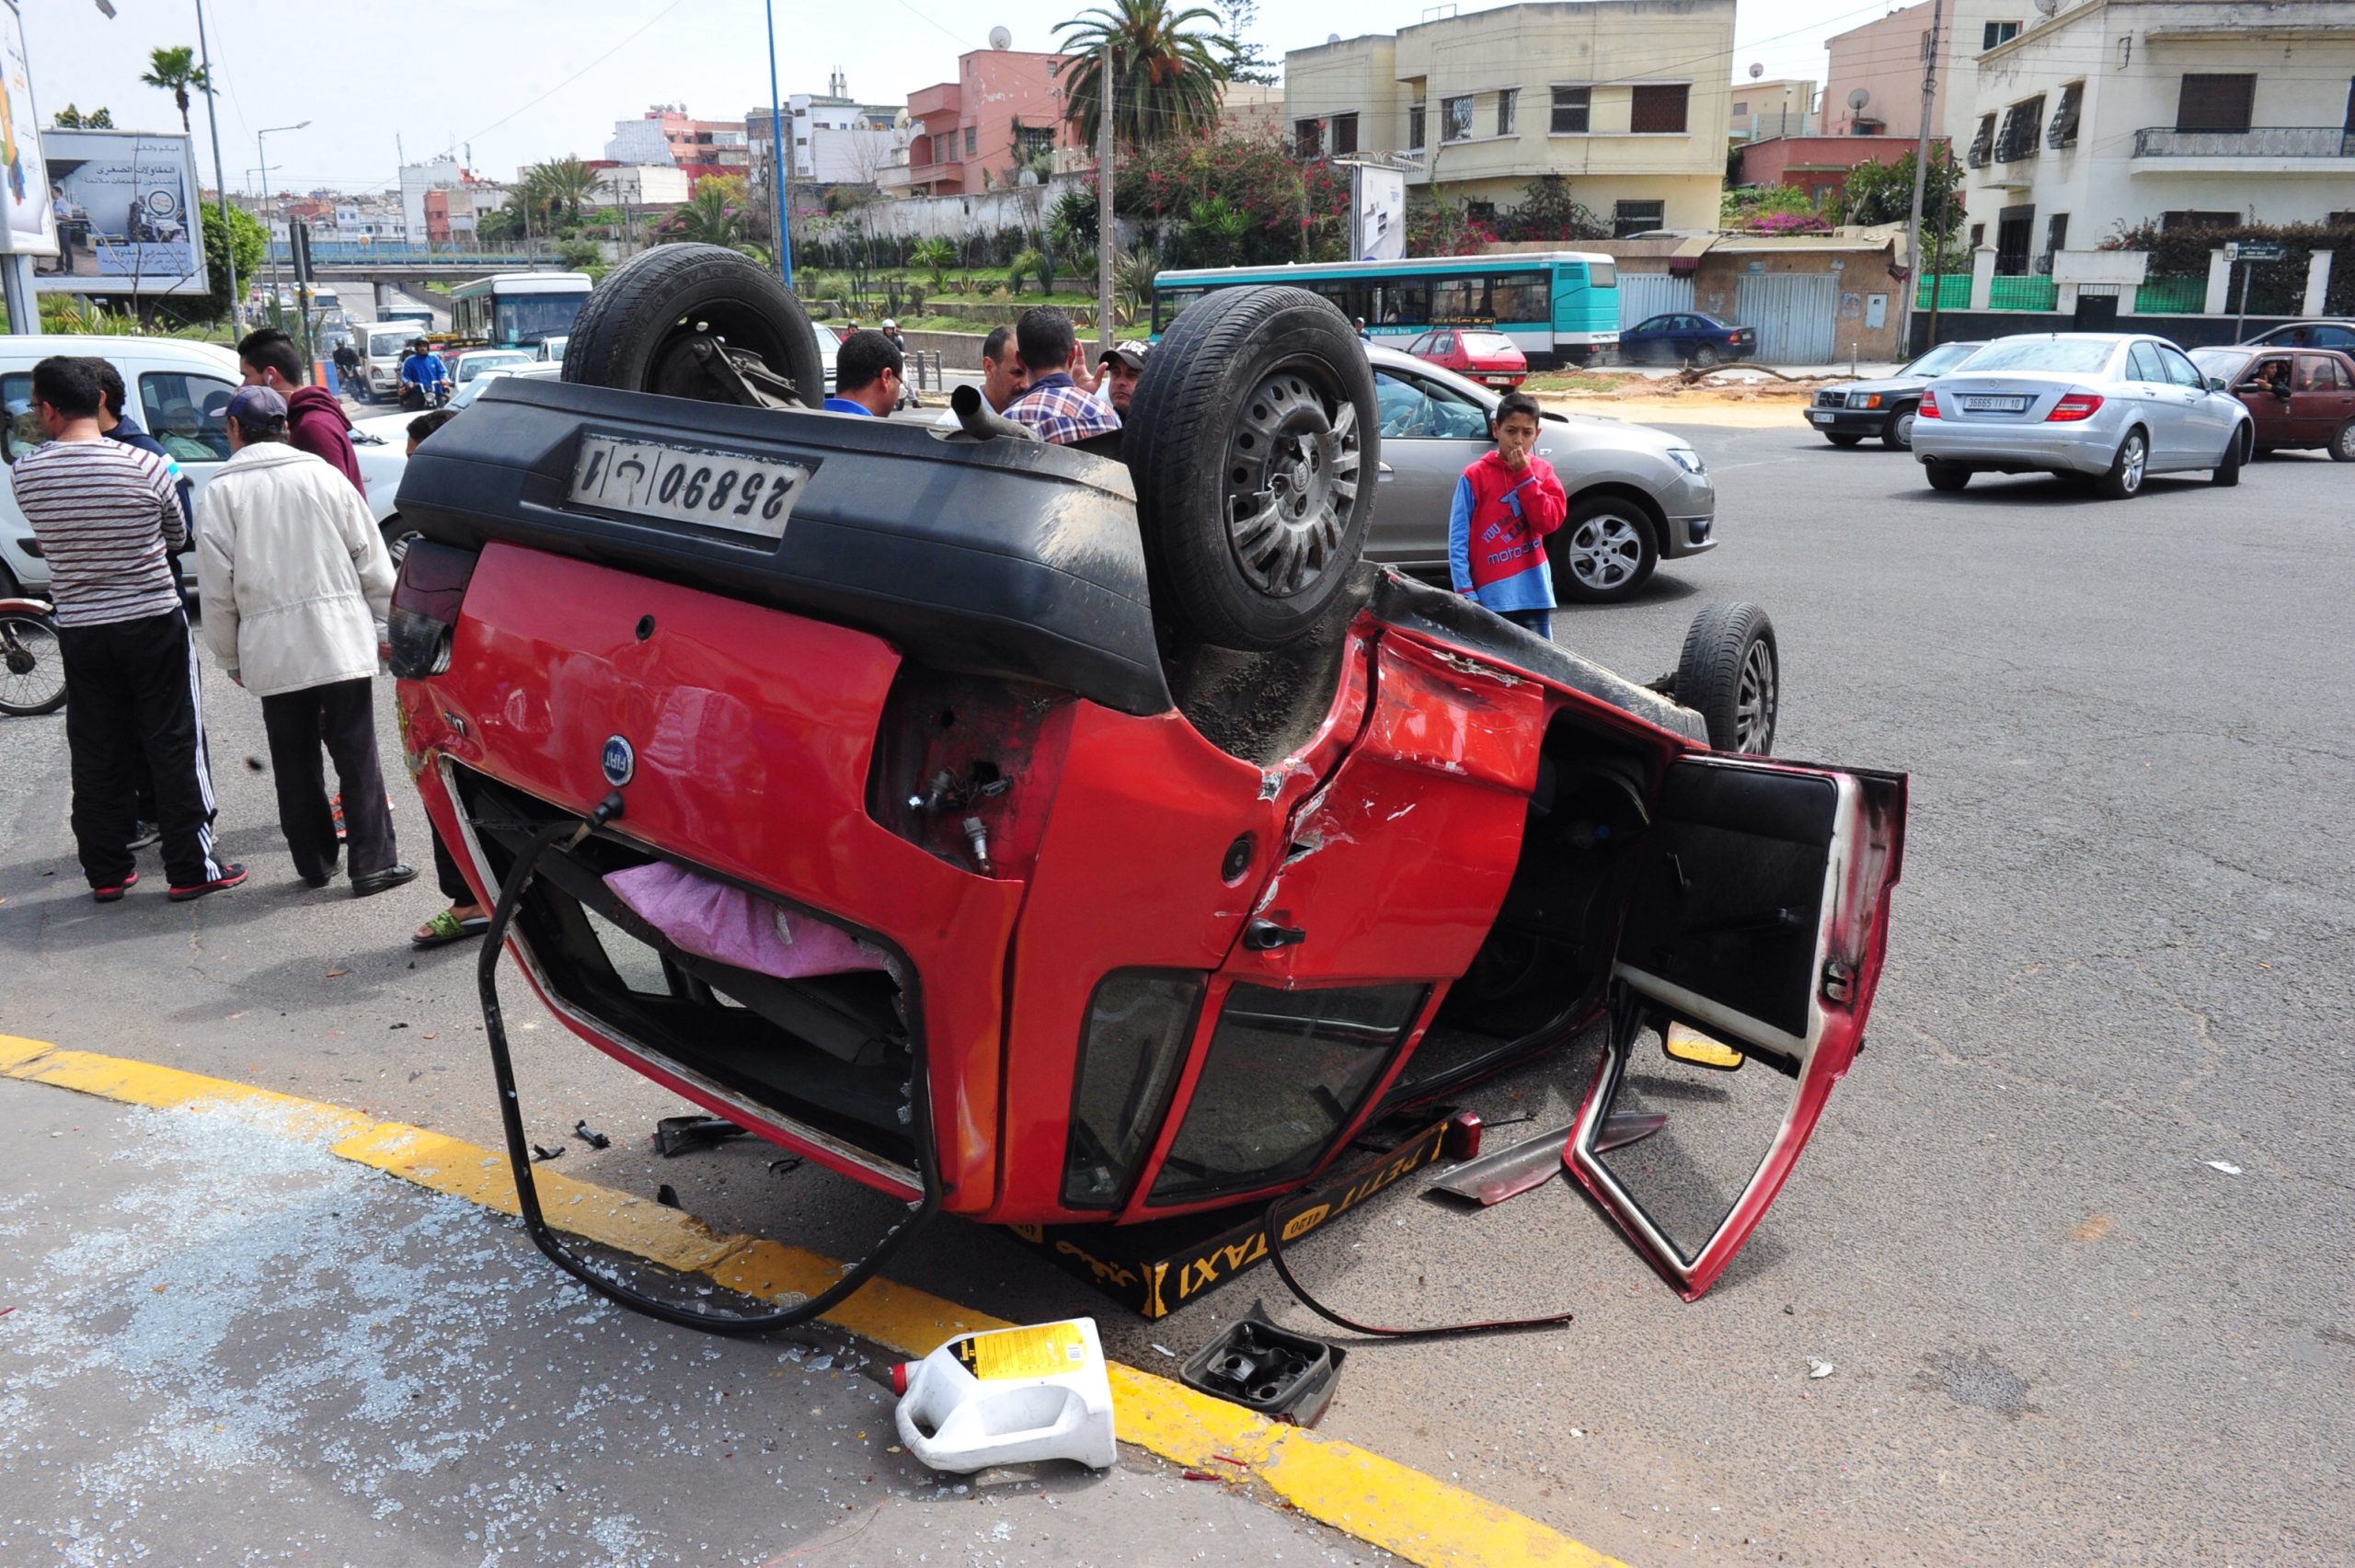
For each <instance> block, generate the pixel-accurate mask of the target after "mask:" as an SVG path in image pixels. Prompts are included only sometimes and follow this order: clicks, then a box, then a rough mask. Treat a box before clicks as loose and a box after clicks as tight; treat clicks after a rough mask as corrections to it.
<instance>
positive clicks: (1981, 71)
mask: <svg viewBox="0 0 2355 1568" xmlns="http://www.w3.org/2000/svg"><path fill="white" fill-rule="evenodd" d="M1958 86H1959V83H1958ZM1971 86H1972V91H1971V95H1970V110H1969V116H1970V124H1969V127H1968V129H1967V130H1964V129H1958V130H1957V132H1956V141H1955V145H1956V146H1957V147H1959V148H1961V147H1967V148H1968V149H1969V152H1968V160H1967V161H1968V162H1969V164H1970V170H1969V173H1968V175H1967V177H1966V183H1965V187H1964V192H1965V200H1966V204H1967V206H1968V209H1969V212H1970V225H1971V232H1972V243H1973V244H1981V243H1984V244H1988V245H1992V246H1994V248H1995V270H1996V273H1997V274H1998V275H1999V276H2016V275H2020V274H2025V273H2032V272H2036V271H2040V270H2042V269H2044V268H2045V267H2049V266H2050V260H2049V258H2050V257H2051V255H2052V253H2054V252H2056V251H2059V250H2062V249H2064V248H2069V249H2077V250H2088V249H2092V248H2094V247H2096V246H2099V245H2100V244H2101V242H2102V241H2103V240H2104V239H2106V238H2108V237H2109V236H2110V235H2113V234H2115V233H2116V232H2117V231H2118V230H2119V229H2120V228H2126V227H2132V226H2134V225H2137V224H2140V223H2146V222H2154V223H2161V224H2162V225H2164V226H2166V227H2182V226H2219V225H2228V224H2237V223H2320V222H2324V221H2326V220H2327V219H2329V218H2330V217H2332V215H2333V214H2345V213H2349V212H2355V0H2058V3H2057V4H2056V6H2055V8H2054V10H2053V11H2052V13H2051V15H2050V16H2043V17H2037V18H2036V21H2035V25H2034V26H2032V27H2028V28H2026V29H2023V30H2022V31H2020V32H2019V33H2018V34H2017V35H2016V36H2015V37H2012V38H2008V39H2006V40H2004V41H2002V42H2001V43H1998V44H1997V45H1996V46H1995V47H1993V48H1992V49H1989V50H1986V51H1984V52H1982V53H1981V54H1980V55H1979V57H1978V59H1977V62H1976V73H1975V79H1974V80H1973V81H1972V84H1971ZM1959 97H1960V95H1959V93H1958V98H1959ZM1950 118H1951V117H1950Z"/></svg>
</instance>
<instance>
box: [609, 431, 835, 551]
mask: <svg viewBox="0 0 2355 1568" xmlns="http://www.w3.org/2000/svg"><path fill="white" fill-rule="evenodd" d="M809 482H810V470H809V469H807V468H805V467H803V466H802V465H801V464H798V463H778V462H775V461H773V460H771V459H768V458H761V457H746V456H744V455H743V454H742V453H741V452H708V451H698V450H696V449H695V448H693V447H681V446H668V445H665V444H663V443H661V442H659V441H629V440H626V438H624V437H621V436H600V435H585V436H582V437H581V438H580V456H579V457H578V458H576V459H575V460H574V461H573V464H572V499H573V500H575V501H580V502H584V503H586V504H587V505H590V506H592V507H604V508H607V509H611V510H614V511H626V512H636V513H638V515H640V516H650V517H662V518H669V519H671V520H672V521H676V522H693V523H699V524H701V525H702V526H704V527H706V528H718V529H725V530H727V531H728V532H730V533H751V534H755V535H757V536H759V537H761V538H763V539H781V538H783V537H784V536H785V523H786V520H787V518H788V517H789V516H791V515H792V512H793V504H794V502H795V501H797V500H798V499H799V498H800V497H801V489H802V486H805V485H807V484H808V483H809Z"/></svg>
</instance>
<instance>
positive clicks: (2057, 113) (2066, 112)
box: [2044, 82, 2085, 147]
mask: <svg viewBox="0 0 2355 1568" xmlns="http://www.w3.org/2000/svg"><path fill="white" fill-rule="evenodd" d="M2084 111H2085V84H2084V83H2083V82H2072V83H2070V84H2069V85H2068V86H2065V87H2063V88H2062V89H2061V107H2060V108H2059V109H2054V110H2053V111H2052V129H2051V131H2049V132H2046V133H2045V138H2044V140H2045V144H2046V145H2048V146H2051V147H2074V146H2075V145H2076V144H2077V119H2078V116H2079V115H2080V114H2082V113H2083V112H2084Z"/></svg>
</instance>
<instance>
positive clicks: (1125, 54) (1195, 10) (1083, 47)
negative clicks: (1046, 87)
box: [1055, 0, 1238, 147]
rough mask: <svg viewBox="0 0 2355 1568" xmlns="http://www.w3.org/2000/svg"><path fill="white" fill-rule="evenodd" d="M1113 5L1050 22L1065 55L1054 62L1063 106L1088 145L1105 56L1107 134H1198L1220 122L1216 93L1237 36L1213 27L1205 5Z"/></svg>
mask: <svg viewBox="0 0 2355 1568" xmlns="http://www.w3.org/2000/svg"><path fill="white" fill-rule="evenodd" d="M1113 6H1114V7H1115V8H1114V9H1106V8H1104V7H1101V6H1098V7H1097V8H1096V9H1094V10H1090V11H1083V12H1081V13H1080V14H1079V15H1078V16H1076V17H1073V18H1072V19H1071V20H1070V21H1068V22H1063V23H1062V24H1060V25H1059V26H1058V27H1057V28H1056V29H1055V32H1056V39H1055V47H1056V48H1057V49H1058V50H1060V51H1062V52H1063V53H1065V54H1067V55H1069V56H1070V57H1071V58H1069V59H1067V60H1065V61H1063V63H1062V64H1061V65H1059V66H1057V67H1056V72H1057V74H1059V75H1061V76H1062V77H1063V82H1064V84H1065V85H1064V88H1063V112H1064V115H1065V117H1066V118H1067V119H1069V120H1071V121H1072V122H1073V123H1074V125H1076V126H1077V128H1078V130H1079V134H1080V137H1081V139H1082V140H1083V141H1084V142H1086V143H1087V144H1088V145H1090V146H1093V145H1094V144H1095V143H1096V136H1097V124H1098V121H1099V120H1100V118H1101V115H1102V109H1103V97H1104V93H1103V85H1102V82H1101V80H1100V78H1101V77H1102V75H1103V63H1104V57H1105V55H1106V54H1107V53H1108V52H1109V54H1110V56H1111V61H1112V81H1113V98H1112V134H1113V136H1114V138H1115V139H1116V140H1118V141H1119V142H1120V143H1121V145H1123V146H1126V147H1143V146H1149V145H1151V144H1153V143H1157V142H1165V141H1168V140H1171V139H1173V138H1177V137H1184V136H1196V135H1200V134H1201V133H1202V132H1206V131H1208V130H1210V129H1211V127H1212V126H1213V125H1215V124H1217V123H1218V113H1219V93H1220V89H1221V88H1222V87H1223V86H1225V84H1226V81H1227V78H1228V76H1229V75H1230V74H1231V73H1232V72H1233V70H1234V68H1235V59H1236V58H1237V54H1238V51H1237V49H1236V46H1235V40H1233V39H1230V38H1226V37H1224V36H1223V35H1222V34H1220V33H1219V32H1218V31H1216V29H1217V26H1218V20H1219V17H1218V13H1217V12H1216V11H1213V10H1212V9H1211V8H1210V7H1208V6H1186V7H1185V8H1184V9H1183V10H1176V9H1173V8H1172V6H1171V0H1113Z"/></svg>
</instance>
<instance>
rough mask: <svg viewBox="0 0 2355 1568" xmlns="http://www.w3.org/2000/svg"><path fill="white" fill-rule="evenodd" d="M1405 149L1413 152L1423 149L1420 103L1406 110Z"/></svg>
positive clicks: (1421, 109)
mask: <svg viewBox="0 0 2355 1568" xmlns="http://www.w3.org/2000/svg"><path fill="white" fill-rule="evenodd" d="M1422 150H1423V106H1422V105H1421V104H1417V105H1415V106H1414V107H1413V108H1411V109H1407V151H1409V152H1415V153H1419V152H1421V151H1422Z"/></svg>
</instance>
